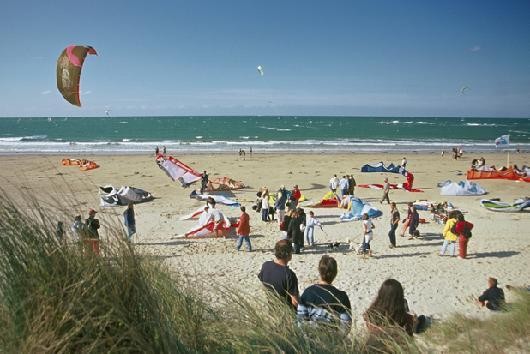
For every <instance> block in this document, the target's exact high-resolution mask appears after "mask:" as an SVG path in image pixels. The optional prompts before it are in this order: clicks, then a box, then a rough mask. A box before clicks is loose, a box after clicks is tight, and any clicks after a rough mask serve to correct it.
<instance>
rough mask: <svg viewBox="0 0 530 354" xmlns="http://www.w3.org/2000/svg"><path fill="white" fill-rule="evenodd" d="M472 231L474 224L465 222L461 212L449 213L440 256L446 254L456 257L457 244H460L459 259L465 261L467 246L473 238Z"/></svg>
mask: <svg viewBox="0 0 530 354" xmlns="http://www.w3.org/2000/svg"><path fill="white" fill-rule="evenodd" d="M472 229H473V224H472V223H470V222H469V221H466V220H465V218H464V214H462V212H461V211H458V210H454V211H451V212H449V215H448V218H447V221H446V222H445V225H444V229H443V232H442V234H443V237H444V242H443V245H442V248H441V250H440V256H443V255H445V253H446V252H449V254H450V255H451V256H454V255H455V252H456V242H458V258H460V259H465V258H466V257H467V244H468V242H469V239H470V238H471V236H472V233H471V230H472Z"/></svg>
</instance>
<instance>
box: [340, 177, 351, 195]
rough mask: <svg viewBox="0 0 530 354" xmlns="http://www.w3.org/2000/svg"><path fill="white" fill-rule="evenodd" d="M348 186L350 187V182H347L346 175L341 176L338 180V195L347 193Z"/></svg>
mask: <svg viewBox="0 0 530 354" xmlns="http://www.w3.org/2000/svg"><path fill="white" fill-rule="evenodd" d="M349 187H350V184H349V183H348V179H347V178H346V176H342V178H341V179H340V181H339V188H340V195H341V196H344V195H347V194H348V188H349Z"/></svg>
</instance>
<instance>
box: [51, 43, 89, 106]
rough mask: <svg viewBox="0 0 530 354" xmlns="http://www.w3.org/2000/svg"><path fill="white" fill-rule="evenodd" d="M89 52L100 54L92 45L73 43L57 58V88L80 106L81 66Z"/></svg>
mask: <svg viewBox="0 0 530 354" xmlns="http://www.w3.org/2000/svg"><path fill="white" fill-rule="evenodd" d="M88 54H93V55H98V53H96V50H95V49H94V48H92V47H91V46H88V45H71V46H68V47H66V48H65V49H64V50H63V52H62V53H61V55H59V58H58V59H57V89H58V90H59V92H60V93H61V94H62V95H63V97H64V99H65V100H67V101H68V102H70V103H71V104H73V105H75V106H79V107H81V100H80V99H79V81H80V80H81V68H82V67H83V62H84V61H85V58H86V56H87V55H88Z"/></svg>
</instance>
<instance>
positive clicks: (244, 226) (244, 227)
mask: <svg viewBox="0 0 530 354" xmlns="http://www.w3.org/2000/svg"><path fill="white" fill-rule="evenodd" d="M237 234H238V235H242V236H248V235H250V217H249V215H248V214H247V213H241V216H240V217H239V223H238V224H237Z"/></svg>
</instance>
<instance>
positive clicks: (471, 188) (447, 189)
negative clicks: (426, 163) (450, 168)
mask: <svg viewBox="0 0 530 354" xmlns="http://www.w3.org/2000/svg"><path fill="white" fill-rule="evenodd" d="M486 193H487V192H486V190H485V189H484V188H482V187H481V186H480V185H479V184H478V183H474V182H469V181H460V182H458V183H456V182H451V181H447V182H445V184H444V185H442V188H441V189H440V195H483V194H486Z"/></svg>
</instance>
